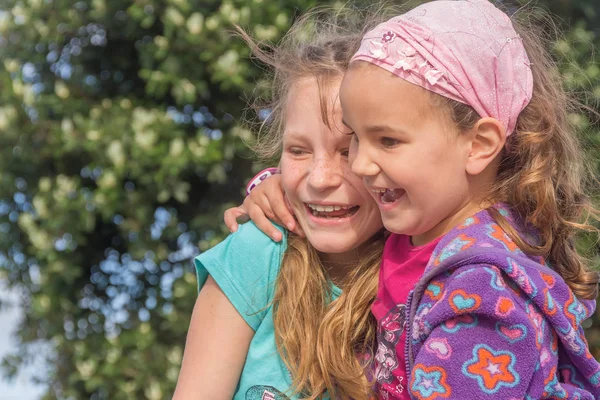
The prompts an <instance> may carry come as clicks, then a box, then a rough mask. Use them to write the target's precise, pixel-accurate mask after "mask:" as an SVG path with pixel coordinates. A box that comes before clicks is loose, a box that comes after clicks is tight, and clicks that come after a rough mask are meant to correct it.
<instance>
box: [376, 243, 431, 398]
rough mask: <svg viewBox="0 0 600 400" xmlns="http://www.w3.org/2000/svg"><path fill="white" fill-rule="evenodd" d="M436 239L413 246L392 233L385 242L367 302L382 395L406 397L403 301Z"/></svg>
mask: <svg viewBox="0 0 600 400" xmlns="http://www.w3.org/2000/svg"><path fill="white" fill-rule="evenodd" d="M438 242H439V238H438V239H436V240H434V241H433V242H430V243H427V244H425V245H423V246H413V245H412V244H411V242H410V237H409V236H406V235H397V234H392V235H391V236H390V237H389V238H388V240H387V241H386V243H385V247H384V249H383V259H382V261H381V269H380V272H379V288H378V289H377V297H376V298H375V302H374V303H373V305H372V306H371V311H372V312H373V315H374V316H375V318H376V319H377V352H376V353H375V378H376V380H377V390H378V391H379V395H380V396H381V398H382V399H406V400H409V399H410V396H409V395H408V390H407V389H406V387H407V385H408V383H407V380H408V378H407V376H406V369H405V362H404V347H405V346H404V344H405V342H406V334H405V332H404V325H405V323H406V318H408V310H407V309H406V301H407V299H408V294H409V293H410V291H411V290H412V289H413V288H414V286H415V285H416V283H417V282H418V280H419V278H420V277H421V275H423V272H424V271H425V267H426V266H427V263H428V262H429V258H430V257H431V253H433V250H434V249H435V246H436V245H437V244H438Z"/></svg>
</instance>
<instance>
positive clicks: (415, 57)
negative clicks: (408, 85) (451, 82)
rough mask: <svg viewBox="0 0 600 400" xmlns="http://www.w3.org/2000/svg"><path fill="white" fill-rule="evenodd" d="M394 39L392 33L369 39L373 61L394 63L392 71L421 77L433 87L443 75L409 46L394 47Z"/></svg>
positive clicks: (394, 36)
mask: <svg viewBox="0 0 600 400" xmlns="http://www.w3.org/2000/svg"><path fill="white" fill-rule="evenodd" d="M395 38H396V34H395V33H394V32H392V31H387V32H384V33H383V34H382V36H381V37H380V38H375V39H371V40H370V42H369V53H370V54H371V56H372V57H373V58H374V59H377V60H383V62H385V60H388V61H389V62H394V64H393V67H392V68H393V69H394V70H401V71H404V72H408V73H414V74H416V75H417V76H422V77H423V79H424V81H426V82H427V83H428V84H429V85H435V84H436V83H437V82H438V81H439V80H440V79H441V78H443V76H444V73H443V72H442V71H438V70H437V69H435V68H434V67H433V65H431V64H430V63H429V62H427V60H426V59H425V58H423V57H422V56H420V54H419V53H417V51H416V50H415V49H414V48H413V47H412V46H410V45H407V44H405V43H403V42H400V41H399V42H397V43H401V44H400V45H399V46H394V45H393V44H392V43H393V42H394V39H395Z"/></svg>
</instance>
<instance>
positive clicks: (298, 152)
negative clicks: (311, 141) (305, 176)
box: [288, 147, 306, 156]
mask: <svg viewBox="0 0 600 400" xmlns="http://www.w3.org/2000/svg"><path fill="white" fill-rule="evenodd" d="M288 153H290V154H291V155H294V156H301V155H303V154H306V150H304V149H301V148H300V147H290V148H288Z"/></svg>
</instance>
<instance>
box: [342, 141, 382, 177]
mask: <svg viewBox="0 0 600 400" xmlns="http://www.w3.org/2000/svg"><path fill="white" fill-rule="evenodd" d="M348 162H349V163H350V169H351V170H352V172H353V173H354V174H355V175H356V176H359V177H361V178H364V177H367V176H374V175H376V174H377V173H378V172H379V166H378V165H377V163H375V162H373V158H372V157H371V156H370V154H369V149H368V146H366V145H364V144H361V143H360V142H357V141H356V140H353V141H352V145H351V146H350V154H349V156H348Z"/></svg>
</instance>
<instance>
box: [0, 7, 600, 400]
mask: <svg viewBox="0 0 600 400" xmlns="http://www.w3.org/2000/svg"><path fill="white" fill-rule="evenodd" d="M594 2H595V0H580V1H573V2H568V4H567V2H559V1H552V0H548V1H547V3H548V5H549V6H550V8H551V9H552V10H553V11H555V12H559V13H561V15H563V16H565V20H566V22H567V23H568V24H570V25H571V26H572V27H573V29H572V30H571V31H570V32H569V34H568V36H567V40H564V41H560V42H558V43H557V44H556V50H557V54H558V55H559V56H560V57H561V59H562V60H564V61H565V62H563V66H562V69H563V71H562V73H563V76H564V78H565V83H566V84H567V86H568V87H569V88H571V89H574V90H578V91H581V90H583V89H585V90H588V91H590V93H592V94H593V95H592V96H591V97H589V98H587V99H586V101H587V102H588V104H590V105H594V104H596V102H597V100H598V99H599V98H600V71H599V68H598V66H597V65H596V64H594V63H593V62H592V60H591V59H590V54H591V52H590V48H591V47H590V43H592V42H594V43H595V44H596V48H597V47H598V44H600V41H599V39H598V37H597V35H595V34H594V33H593V29H596V30H597V29H598V28H599V27H600V24H599V23H598V10H597V6H596V5H595V3H594ZM313 3H314V2H313V1H309V0H294V1H282V0H269V1H267V0H229V1H223V2H222V1H216V0H135V1H133V0H130V1H126V0H110V1H108V0H86V1H78V2H70V1H64V0H7V1H5V2H4V6H5V7H4V11H2V12H0V61H1V63H0V89H1V90H0V130H1V132H2V134H1V135H0V171H1V172H2V173H1V174H0V232H1V233H2V235H1V236H0V261H1V267H0V278H1V279H3V280H6V281H7V282H8V284H9V285H10V286H11V287H15V288H20V289H21V292H22V293H23V295H22V300H23V303H24V306H25V319H24V320H23V322H22V324H21V326H20V327H18V329H17V331H18V338H19V341H20V346H19V348H18V349H16V350H15V352H14V353H13V354H12V355H10V356H9V357H6V358H5V360H4V367H5V368H4V370H5V373H6V374H7V375H8V376H11V375H13V374H14V373H15V371H17V370H18V368H20V367H21V366H22V365H23V364H24V363H27V362H28V361H29V360H31V359H32V358H33V357H34V356H37V357H40V356H42V357H44V358H45V359H46V361H47V366H48V371H47V373H44V374H43V375H41V376H40V379H41V381H42V382H43V383H44V384H46V385H47V393H46V395H45V398H46V399H53V398H60V399H68V398H71V399H85V398H91V399H116V400H118V399H131V398H135V399H142V398H146V399H151V400H159V399H166V398H170V395H171V394H172V392H173V390H174V387H175V382H176V379H177V374H178V371H179V367H180V362H181V356H182V352H183V345H184V341H185V333H186V330H187V327H188V323H189V317H190V314H191V310H192V307H193V303H194V300H195V297H196V281H195V274H194V271H193V268H192V266H191V264H190V261H189V260H190V259H191V258H192V257H193V256H194V255H195V254H197V253H198V252H200V251H202V250H205V249H207V248H209V247H210V246H212V245H213V244H215V243H216V242H217V241H218V240H220V239H221V238H222V237H223V236H224V235H225V233H226V230H225V228H224V227H223V225H222V222H221V220H222V217H221V216H222V213H223V211H224V209H225V208H227V207H228V206H231V205H233V204H236V203H238V202H239V201H240V199H241V188H243V186H244V183H245V181H246V180H247V179H248V177H249V176H250V175H252V172H253V169H256V168H257V166H255V165H253V164H252V162H251V161H250V157H251V155H250V154H249V152H248V150H247V149H246V148H245V146H244V145H243V142H242V140H243V139H247V138H249V137H250V132H249V131H248V130H247V129H244V128H243V127H242V126H240V123H239V122H240V117H241V113H242V111H243V109H244V108H245V106H246V103H245V101H244V98H245V97H244V96H246V95H247V94H249V93H251V92H252V90H253V89H254V88H255V87H257V86H259V85H260V83H261V79H262V76H263V75H262V71H261V70H260V69H259V68H258V67H257V66H256V65H255V64H253V63H252V62H251V60H249V59H248V55H249V50H248V49H247V47H246V46H245V44H244V43H243V42H242V41H241V40H239V39H237V38H235V37H234V36H233V35H232V34H231V31H232V28H233V26H232V24H233V23H236V24H240V25H242V26H243V27H245V28H247V29H248V30H249V32H250V33H251V34H253V35H254V36H255V37H257V38H258V39H261V40H270V41H276V40H277V39H278V38H279V37H281V35H282V34H283V33H284V32H285V31H286V30H287V28H288V27H289V25H290V23H291V21H292V20H293V17H294V16H295V15H297V14H298V13H299V12H300V11H301V10H305V9H307V8H309V7H310V6H312V5H313ZM540 3H544V2H543V1H540ZM570 18H572V20H571V19H570ZM567 61H568V62H567ZM573 119H574V121H576V122H578V124H579V125H580V127H581V129H582V132H583V134H584V135H585V138H586V142H587V143H588V144H589V145H590V146H597V145H598V141H599V140H600V139H599V136H598V124H597V121H594V120H593V119H592V118H590V115H585V114H577V115H573ZM591 148H595V147H591ZM594 154H595V152H594ZM598 168H599V169H598V170H599V171H600V166H599V167H598ZM594 246H595V244H594ZM594 324H595V325H594V326H593V327H592V328H590V329H589V330H588V334H589V338H590V341H591V342H592V344H593V346H594V352H595V354H596V356H597V357H598V356H600V330H599V328H600V321H594ZM40 343H41V344H46V346H47V347H48V348H50V350H49V351H40V350H39V349H40ZM44 348H46V347H44Z"/></svg>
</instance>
